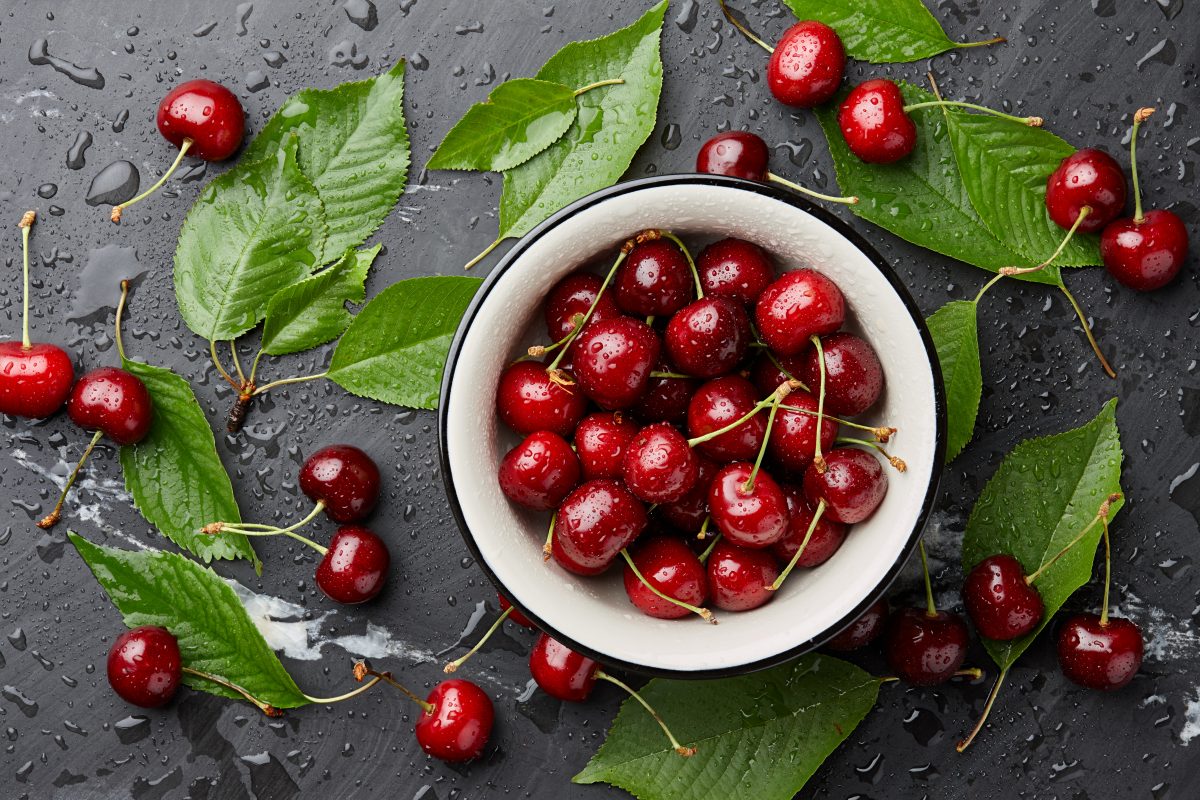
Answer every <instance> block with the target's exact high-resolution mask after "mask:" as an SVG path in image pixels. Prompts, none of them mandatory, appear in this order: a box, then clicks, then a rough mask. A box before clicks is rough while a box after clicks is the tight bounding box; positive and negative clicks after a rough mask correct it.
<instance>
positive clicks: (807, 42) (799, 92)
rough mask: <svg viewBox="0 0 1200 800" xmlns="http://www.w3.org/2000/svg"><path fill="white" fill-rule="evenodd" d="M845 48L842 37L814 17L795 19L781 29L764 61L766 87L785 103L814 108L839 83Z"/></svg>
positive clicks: (832, 94) (832, 93) (843, 64)
mask: <svg viewBox="0 0 1200 800" xmlns="http://www.w3.org/2000/svg"><path fill="white" fill-rule="evenodd" d="M845 70H846V51H845V50H844V49H843V48H842V40H841V37H839V36H838V35H837V32H836V31H834V29H833V28H831V27H829V26H828V25H826V24H824V23H822V22H817V21H816V20H805V21H803V22H797V23H796V24H795V25H793V26H792V27H790V28H788V29H787V30H786V31H784V34H783V36H781V37H780V38H779V43H778V44H776V45H775V51H774V52H773V53H771V60H770V61H769V62H768V63H767V87H768V88H770V90H771V94H773V95H775V99H776V100H778V101H779V102H781V103H783V104H784V105H786V106H793V107H796V108H815V107H816V106H819V105H821V104H823V103H826V102H828V101H829V100H831V99H832V98H833V96H834V95H835V94H837V90H838V87H839V86H841V85H842V73H843V72H844V71H845Z"/></svg>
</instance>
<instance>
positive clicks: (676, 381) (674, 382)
mask: <svg viewBox="0 0 1200 800" xmlns="http://www.w3.org/2000/svg"><path fill="white" fill-rule="evenodd" d="M655 371H656V372H674V373H677V374H678V370H677V369H676V367H675V366H674V365H673V364H671V363H670V362H668V361H667V360H666V359H659V361H658V365H657V366H656V367H655ZM699 385H700V381H697V380H692V379H690V378H663V377H657V378H655V377H652V378H651V379H650V383H649V384H647V386H646V393H645V394H644V395H642V399H641V400H639V401H638V404H637V405H636V406H634V407H633V413H634V415H635V416H637V418H638V419H640V420H642V421H643V422H670V423H672V424H674V425H684V424H686V423H687V410H688V403H689V402H690V401H691V399H692V395H693V394H695V393H696V387H698V386H699Z"/></svg>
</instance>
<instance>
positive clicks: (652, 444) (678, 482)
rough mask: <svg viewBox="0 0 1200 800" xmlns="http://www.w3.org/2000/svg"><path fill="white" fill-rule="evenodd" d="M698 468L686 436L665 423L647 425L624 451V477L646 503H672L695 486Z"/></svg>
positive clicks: (622, 470)
mask: <svg viewBox="0 0 1200 800" xmlns="http://www.w3.org/2000/svg"><path fill="white" fill-rule="evenodd" d="M699 469H700V468H699V465H698V464H697V463H696V456H695V454H694V453H693V452H692V448H690V447H688V443H687V439H685V438H683V434H682V433H680V432H679V431H678V430H676V429H675V428H674V427H672V426H671V425H668V424H667V423H665V422H656V423H654V424H653V425H647V426H646V427H645V428H642V429H641V431H639V432H638V435H637V436H635V437H633V441H631V442H630V443H629V447H628V449H626V451H625V463H624V465H623V466H622V469H621V476H622V477H623V478H624V480H625V485H626V486H627V487H629V491H631V492H633V494H634V496H635V497H637V498H638V499H639V500H642V501H643V502H646V503H673V502H675V501H676V500H680V499H682V498H683V497H684V496H685V495H686V494H687V493H688V492H689V491H691V489H692V486H693V485H694V484H695V483H696V476H697V475H699Z"/></svg>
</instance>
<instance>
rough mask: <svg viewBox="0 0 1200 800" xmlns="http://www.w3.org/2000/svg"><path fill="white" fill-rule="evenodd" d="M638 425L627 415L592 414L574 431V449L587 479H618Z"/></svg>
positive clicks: (607, 412)
mask: <svg viewBox="0 0 1200 800" xmlns="http://www.w3.org/2000/svg"><path fill="white" fill-rule="evenodd" d="M637 434H638V426H637V425H636V424H635V423H634V422H633V420H631V419H629V418H628V417H627V416H626V415H625V413H624V412H622V411H616V412H609V411H605V412H601V413H598V414H589V415H588V416H586V417H584V418H583V421H582V422H580V423H579V427H578V428H576V429H575V450H576V452H577V453H578V454H579V465H580V467H582V470H583V478H584V480H588V481H590V480H595V479H596V478H619V477H621V467H622V466H623V465H624V463H625V450H626V449H627V448H628V447H629V443H630V442H631V441H633V437H635V436H637Z"/></svg>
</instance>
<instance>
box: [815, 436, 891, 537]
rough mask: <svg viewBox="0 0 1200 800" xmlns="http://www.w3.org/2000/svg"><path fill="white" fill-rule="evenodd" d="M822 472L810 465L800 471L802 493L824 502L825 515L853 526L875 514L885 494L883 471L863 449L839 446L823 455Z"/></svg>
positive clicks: (886, 482) (877, 461) (885, 485)
mask: <svg viewBox="0 0 1200 800" xmlns="http://www.w3.org/2000/svg"><path fill="white" fill-rule="evenodd" d="M825 467H826V468H825V471H824V472H821V471H820V470H818V469H817V465H816V464H813V465H811V466H810V467H809V468H808V469H807V470H805V472H804V494H805V495H806V496H807V497H808V498H809V499H810V500H812V501H813V502H819V501H822V500H823V501H824V502H825V505H826V508H825V516H826V517H831V518H832V519H834V520H835V521H837V522H844V523H846V524H848V525H853V524H854V523H856V522H862V521H863V520H865V519H866V518H867V517H869V516H871V515H872V514H874V513H875V509H876V508H878V507H879V504H880V503H882V502H883V497H884V495H886V494H887V489H888V481H887V473H885V472H884V471H883V467H882V466H881V465H880V463H879V459H878V458H876V457H875V456H873V455H871V454H870V453H868V452H867V451H865V450H858V449H855V448H853V447H839V448H837V449H836V450H831V451H830V452H829V453H826V454H825Z"/></svg>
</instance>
